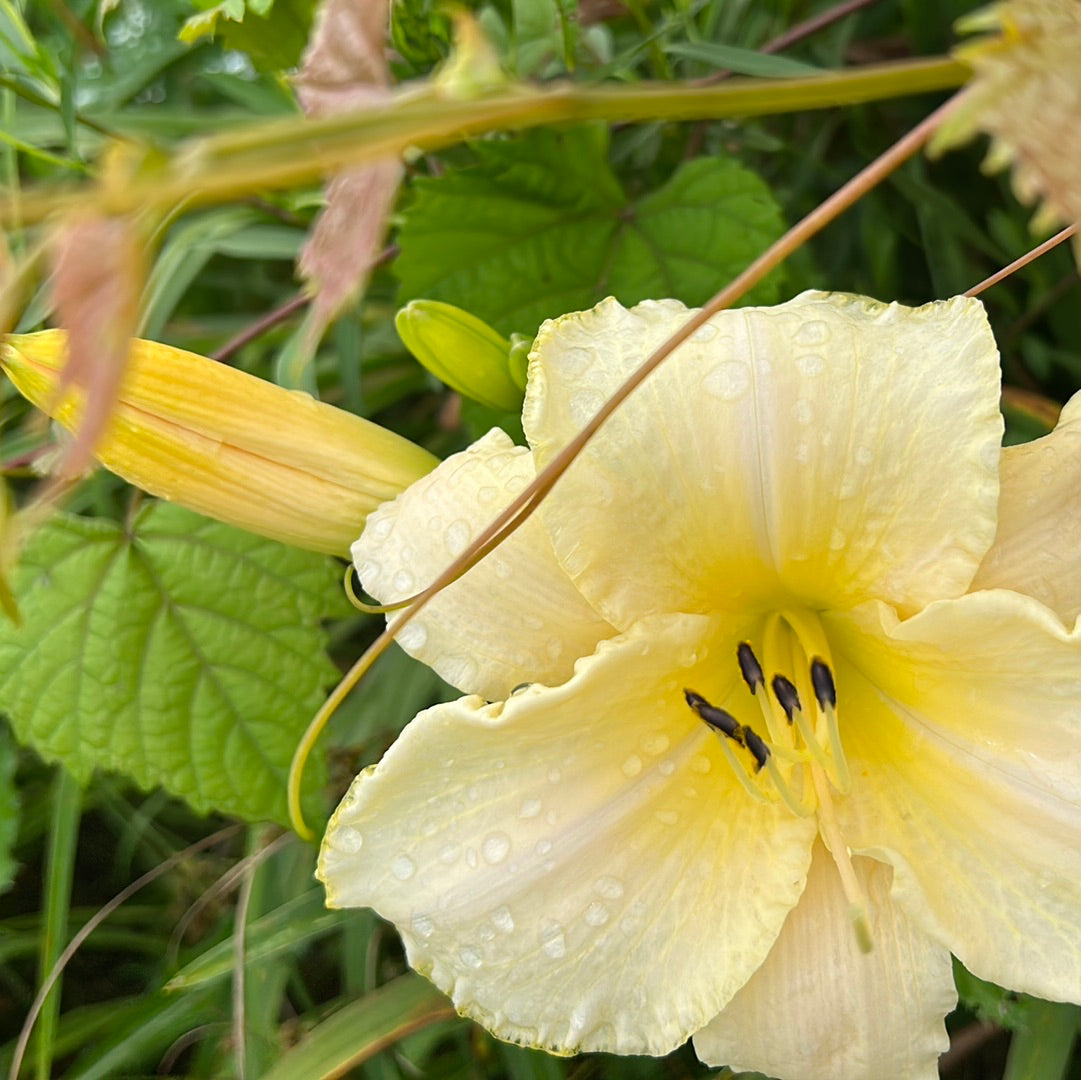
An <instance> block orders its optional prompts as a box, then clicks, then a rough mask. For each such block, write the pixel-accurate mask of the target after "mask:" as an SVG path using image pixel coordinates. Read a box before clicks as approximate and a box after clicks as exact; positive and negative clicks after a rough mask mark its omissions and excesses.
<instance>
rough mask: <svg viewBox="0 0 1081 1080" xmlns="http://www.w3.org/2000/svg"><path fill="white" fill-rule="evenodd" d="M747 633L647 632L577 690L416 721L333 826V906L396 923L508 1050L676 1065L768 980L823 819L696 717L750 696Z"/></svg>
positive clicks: (325, 856)
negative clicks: (769, 798)
mask: <svg viewBox="0 0 1081 1080" xmlns="http://www.w3.org/2000/svg"><path fill="white" fill-rule="evenodd" d="M744 630H745V628H744V627H730V628H728V634H721V632H720V630H719V627H718V622H717V620H715V619H709V618H705V617H701V616H661V617H655V618H651V619H647V620H644V621H643V623H641V624H640V625H638V626H636V627H634V628H632V630H631V631H629V632H628V633H627V634H626V635H623V636H621V637H619V638H616V639H613V640H611V641H606V642H602V643H601V644H600V645H599V646H598V649H597V652H596V653H595V654H594V656H592V657H590V658H589V659H587V660H583V661H581V662H580V664H579V665H578V667H577V669H576V671H575V674H574V677H573V678H572V679H571V680H570V681H569V682H567V683H565V684H564V685H563V686H560V687H558V688H555V689H547V688H542V687H538V686H534V687H530V688H528V689H526V690H523V691H520V692H519V693H517V694H515V695H514V696H513V697H511V698H510V700H509V701H507V702H506V703H505V704H497V705H485V704H484V703H483V702H481V701H480V700H478V699H477V698H463V699H462V700H460V701H458V702H454V703H451V704H447V705H440V706H437V707H435V708H433V709H430V710H428V711H427V712H424V713H421V714H420V715H419V716H418V717H417V718H416V719H415V720H414V721H413V722H412V723H411V724H410V725H409V726H408V727H407V728H406V729H405V731H404V732H403V734H402V735H401V737H400V738H399V739H398V741H397V742H396V743H395V744H394V746H393V747H392V748H391V749H390V751H389V752H388V753H387V755H386V756H385V758H384V759H383V761H382V763H381V764H380V765H379V766H377V767H376V768H375V769H374V770H369V771H368V772H367V773H364V774H362V775H361V776H360V777H358V779H357V780H356V781H355V782H354V785H353V787H352V788H351V790H350V792H349V793H348V795H347V796H346V798H345V799H344V800H343V802H342V804H341V806H340V807H339V808H338V810H337V812H336V814H335V816H334V818H333V820H332V822H331V824H330V827H329V829H328V832H327V836H326V839H325V841H324V844H323V850H322V853H321V856H320V865H319V876H320V878H321V879H322V880H323V881H324V882H325V883H326V886H327V896H328V903H329V904H330V905H331V906H334V907H343V906H359V905H370V906H372V907H374V908H375V909H376V911H378V912H379V913H380V914H382V915H383V916H385V917H386V918H388V919H390V920H392V921H393V922H394V923H395V924H396V925H397V927H398V929H399V931H400V932H401V935H402V939H403V941H404V943H405V947H406V951H407V955H408V957H409V961H410V963H411V964H412V965H413V966H414V967H415V968H416V969H417V970H418V971H420V972H422V973H424V974H425V975H427V976H428V977H429V978H431V979H432V981H433V982H434V983H435V984H436V985H437V986H439V987H440V988H441V989H443V990H445V991H446V992H447V993H449V994H450V995H451V997H452V998H453V999H454V1002H455V1004H456V1005H457V1007H458V1008H459V1010H461V1011H462V1012H463V1013H465V1014H466V1015H468V1016H471V1017H473V1018H475V1019H477V1020H479V1021H480V1022H481V1023H482V1024H484V1025H485V1027H487V1028H489V1029H490V1030H491V1031H493V1032H494V1033H495V1034H496V1035H498V1036H499V1037H500V1038H503V1039H507V1040H510V1041H513V1042H519V1043H524V1044H528V1045H531V1046H539V1047H543V1048H545V1049H548V1050H551V1051H554V1052H556V1053H573V1052H577V1051H580V1050H607V1051H612V1052H616V1053H623V1054H663V1053H666V1052H668V1051H670V1050H672V1049H673V1048H674V1047H676V1046H678V1045H679V1044H680V1043H681V1042H683V1041H684V1040H685V1039H686V1038H687V1037H688V1036H689V1035H690V1034H691V1033H692V1032H694V1031H696V1030H697V1029H699V1028H700V1027H702V1025H703V1024H705V1023H706V1022H707V1021H708V1020H709V1019H711V1018H712V1017H713V1016H714V1015H715V1014H716V1013H717V1012H718V1011H719V1009H720V1008H721V1007H722V1006H723V1005H724V1004H725V1003H726V1002H727V1001H728V999H729V998H730V997H731V996H732V994H734V993H735V991H736V990H737V989H738V988H739V987H740V986H741V985H742V984H743V983H744V982H746V981H747V979H748V978H749V977H750V975H751V974H752V972H753V971H754V970H755V969H756V968H757V967H758V966H759V964H761V963H762V961H763V959H764V958H765V956H766V953H767V952H768V951H769V948H770V946H771V945H772V944H773V941H774V940H775V938H776V936H777V934H778V932H779V931H780V928H781V924H782V923H783V922H784V919H785V916H786V914H787V913H788V911H789V910H790V909H791V908H792V906H793V905H794V904H795V903H796V901H797V899H798V898H799V895H800V893H801V891H802V889H803V885H804V880H805V875H806V871H807V866H808V864H809V861H810V852H811V845H812V841H813V832H814V826H813V823H812V822H811V821H809V820H807V819H798V818H794V817H792V816H791V815H790V814H789V813H788V812H787V811H786V810H784V809H779V808H778V806H777V805H776V804H774V803H762V802H755V801H752V800H751V799H750V798H749V796H747V795H746V794H745V793H744V791H743V789H742V788H740V787H739V786H738V784H737V782H736V781H735V779H734V778H733V776H732V773H731V772H730V771H729V769H728V767H727V765H726V764H725V759H724V757H723V755H722V754H721V752H720V750H719V746H718V743H717V736H715V735H713V734H712V733H711V732H710V731H709V730H708V729H707V728H706V727H705V726H704V725H703V724H702V723H701V721H699V720H698V719H697V718H696V717H695V716H694V714H693V713H692V712H691V710H690V709H689V708H688V707H687V705H686V704H685V702H684V700H683V695H682V689H683V687H684V686H685V685H688V684H689V685H691V686H698V687H699V688H700V689H701V690H702V691H703V692H705V693H709V694H713V695H714V700H721V699H723V698H724V697H725V696H726V694H727V693H728V690H729V689H732V690H734V684H735V682H736V680H737V679H738V676H736V675H734V674H733V675H732V676H731V678H728V679H727V684H726V685H727V689H726V685H722V683H721V681H718V680H719V676H718V674H717V673H718V671H720V670H724V671H728V670H730V669H731V670H734V668H735V664H734V663H733V662H732V661H731V659H730V658H731V657H732V655H733V652H732V649H733V648H734V644H735V641H737V640H738V635H739V634H740V632H741V631H744ZM718 641H723V642H724V646H723V649H722V648H721V647H720V646H719V645H718V644H717V642H718ZM722 656H727V657H728V658H729V659H727V660H726V661H725V663H724V664H723V667H722V665H721V664H720V662H719V661H720V657H722ZM745 692H746V691H744V693H745Z"/></svg>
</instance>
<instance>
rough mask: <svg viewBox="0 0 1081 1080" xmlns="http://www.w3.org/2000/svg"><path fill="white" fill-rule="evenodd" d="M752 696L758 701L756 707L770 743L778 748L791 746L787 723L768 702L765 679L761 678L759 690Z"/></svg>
mask: <svg viewBox="0 0 1081 1080" xmlns="http://www.w3.org/2000/svg"><path fill="white" fill-rule="evenodd" d="M754 696H755V700H757V702H758V708H759V709H760V710H761V712H762V719H763V720H764V721H765V724H766V731H767V732H768V733H769V741H770V743H771V744H772V745H773V746H775V747H776V748H777V749H778V750H780V749H781V748H782V747H785V746H791V745H792V736H791V734H790V733H789V731H788V725H787V724H785V723H784V722H783V721H782V720H781V718H780V717H779V716H778V715H777V713H776V712H775V711H774V708H773V706H772V704H771V703H770V698H769V691H768V690H767V689H766V681H765V679H763V680H762V686H761V692H758V691H756V692H755V695H754Z"/></svg>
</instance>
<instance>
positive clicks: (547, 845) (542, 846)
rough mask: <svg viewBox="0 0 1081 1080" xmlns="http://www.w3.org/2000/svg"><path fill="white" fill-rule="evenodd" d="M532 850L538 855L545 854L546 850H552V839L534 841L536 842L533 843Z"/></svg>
mask: <svg viewBox="0 0 1081 1080" xmlns="http://www.w3.org/2000/svg"><path fill="white" fill-rule="evenodd" d="M533 850H534V851H535V852H536V853H537V854H538V855H547V854H548V852H549V851H551V850H552V841H551V840H538V841H537V842H536V844H534V845H533Z"/></svg>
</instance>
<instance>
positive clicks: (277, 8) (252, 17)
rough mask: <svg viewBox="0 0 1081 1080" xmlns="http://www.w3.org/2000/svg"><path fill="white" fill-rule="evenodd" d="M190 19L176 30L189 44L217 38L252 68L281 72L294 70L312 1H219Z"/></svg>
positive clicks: (308, 23) (311, 11) (313, 6)
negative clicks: (242, 55)
mask: <svg viewBox="0 0 1081 1080" xmlns="http://www.w3.org/2000/svg"><path fill="white" fill-rule="evenodd" d="M197 6H199V7H204V8H205V10H203V11H200V12H199V13H198V14H196V15H192V16H191V17H190V18H189V19H188V20H187V22H185V23H184V25H183V26H182V27H181V28H180V35H179V36H180V40H181V41H184V42H187V43H188V44H191V43H192V42H195V41H198V40H199V38H201V37H205V36H206V35H208V34H209V35H220V37H221V39H222V42H223V44H224V45H225V46H226V48H229V49H239V50H240V51H241V52H246V53H248V55H249V56H250V57H251V59H252V61H253V62H254V63H255V66H256V67H259V68H262V69H264V70H272V71H282V70H284V69H285V68H290V67H295V66H296V64H297V62H298V61H299V60H300V54H301V52H303V50H304V45H305V43H306V42H307V40H308V32H309V31H310V30H311V24H312V17H313V14H314V11H315V0H222V2H221V3H218V4H213V6H209V7H207V5H206V4H198V5H197Z"/></svg>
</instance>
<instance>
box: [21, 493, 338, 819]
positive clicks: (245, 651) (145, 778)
mask: <svg viewBox="0 0 1081 1080" xmlns="http://www.w3.org/2000/svg"><path fill="white" fill-rule="evenodd" d="M13 577H14V582H13V584H14V588H15V593H16V596H17V597H18V599H19V602H20V606H21V608H22V610H23V612H24V617H25V625H24V626H23V627H22V629H21V630H16V629H14V628H13V627H11V626H9V625H6V624H5V625H0V707H2V708H3V709H4V710H5V711H6V712H7V713H8V714H9V716H10V717H11V720H12V725H13V727H14V730H15V733H16V735H17V736H18V737H19V738H20V739H21V740H23V741H24V742H27V743H29V744H31V745H32V746H33V747H34V748H35V749H36V750H37V751H38V752H39V753H40V754H41V755H42V756H43V757H44V758H46V759H48V760H51V761H59V762H60V763H61V764H62V765H63V766H64V767H65V768H66V769H68V770H69V771H70V772H72V773H73V774H74V775H75V776H76V777H78V778H80V779H83V780H85V779H86V778H87V777H88V776H89V775H90V773H91V772H92V771H93V770H94V769H95V768H102V769H115V770H117V771H120V772H123V773H126V774H128V775H129V776H131V777H132V778H133V779H134V780H135V781H136V782H137V783H139V784H141V785H143V786H144V787H150V786H153V785H156V784H160V785H162V786H163V787H165V788H167V789H168V790H169V791H171V792H173V793H174V794H176V795H179V796H181V797H182V798H185V799H187V801H188V802H189V803H191V805H192V806H193V807H195V808H196V809H197V810H199V811H203V812H205V811H210V810H220V811H223V812H225V813H229V814H235V815H237V816H239V817H243V818H247V819H249V820H260V819H270V820H275V821H281V822H285V821H287V820H288V819H287V814H286V806H285V777H286V772H287V770H288V766H289V761H290V758H291V756H292V753H293V749H294V747H295V745H296V742H297V739H298V738H299V736H300V733H301V732H302V731H303V729H304V727H305V725H306V724H307V722H308V720H309V719H310V717H311V715H312V714H313V713H314V712H315V710H316V709H317V708H318V706H319V704H320V702H321V701H322V698H323V692H324V690H325V688H326V687H327V686H328V685H329V684H330V683H331V682H333V680H334V678H335V674H336V673H335V669H334V668H333V666H332V665H331V664H330V662H329V661H328V659H327V658H326V655H325V653H324V646H325V640H324V635H323V633H322V631H321V629H320V626H319V621H320V620H321V619H323V618H326V617H328V616H330V615H332V614H336V613H340V612H341V611H342V604H343V601H342V600H341V599H340V586H339V576H338V570H337V567H336V564H334V563H333V562H332V561H331V560H329V559H326V558H323V557H321V556H317V555H312V554H310V553H306V552H301V551H297V550H295V549H292V548H288V547H285V546H283V545H280V544H276V543H273V542H271V541H267V540H263V539H261V538H259V537H255V536H252V535H250V534H249V533H245V532H241V531H240V530H237V529H233V528H230V527H228V526H226V525H222V524H219V523H217V522H212V521H210V520H208V519H206V518H203V517H200V516H199V515H197V514H193V513H191V512H190V511H187V510H183V509H181V508H180V507H177V506H172V505H169V504H166V503H152V504H150V505H149V506H147V507H146V508H144V509H143V510H142V511H140V513H139V514H138V515H137V516H136V517H135V520H134V521H133V522H132V523H131V525H130V526H129V527H128V528H124V527H122V526H120V525H118V524H116V523H115V522H111V521H103V520H97V519H95V520H88V519H83V518H77V517H71V516H68V515H60V516H58V517H56V518H54V519H53V520H52V521H50V522H49V523H48V524H47V525H45V526H44V527H43V528H42V529H40V530H39V531H38V533H36V534H35V536H34V537H33V538H32V540H31V541H30V543H29V544H28V545H27V548H26V551H25V553H24V555H23V561H22V564H21V565H20V566H19V568H18V570H17V571H16V573H15V574H14V576H13ZM316 772H317V770H313V773H312V776H311V777H310V778H309V780H310V781H311V785H312V786H311V788H310V790H314V789H315V787H316V786H317V785H318V783H319V777H318V776H317V775H316ZM313 810H314V811H315V814H314V816H318V807H313Z"/></svg>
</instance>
